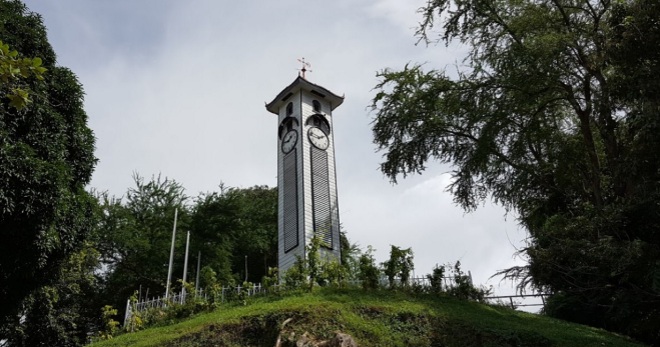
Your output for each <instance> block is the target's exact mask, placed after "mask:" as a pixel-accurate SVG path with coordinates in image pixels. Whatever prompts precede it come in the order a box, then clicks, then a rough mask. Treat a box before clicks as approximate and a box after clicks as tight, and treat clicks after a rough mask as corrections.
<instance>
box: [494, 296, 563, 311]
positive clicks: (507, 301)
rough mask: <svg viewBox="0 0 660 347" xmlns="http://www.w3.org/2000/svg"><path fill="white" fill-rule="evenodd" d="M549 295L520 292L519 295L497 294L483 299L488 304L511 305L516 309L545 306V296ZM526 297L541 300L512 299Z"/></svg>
mask: <svg viewBox="0 0 660 347" xmlns="http://www.w3.org/2000/svg"><path fill="white" fill-rule="evenodd" d="M548 296H550V294H542V293H541V294H520V295H499V296H487V297H485V298H484V299H486V301H487V302H488V303H490V304H499V305H505V306H508V307H511V308H512V309H514V310H516V309H519V308H521V307H545V298H547V297H548ZM528 298H540V299H541V302H540V303H539V302H536V303H525V302H524V301H514V299H522V300H525V299H528Z"/></svg>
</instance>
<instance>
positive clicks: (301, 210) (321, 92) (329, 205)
mask: <svg viewBox="0 0 660 347" xmlns="http://www.w3.org/2000/svg"><path fill="white" fill-rule="evenodd" d="M342 102H344V98H343V97H341V96H337V95H335V94H333V93H332V92H330V91H329V90H327V89H325V88H323V87H321V86H318V85H316V84H313V83H311V82H309V81H307V80H306V79H305V78H304V70H303V76H302V77H300V76H299V77H298V78H296V79H295V80H294V81H293V83H291V84H290V85H289V86H287V87H286V88H284V89H283V90H282V91H281V92H280V93H279V94H278V95H277V96H276V97H275V99H274V100H273V101H271V102H270V103H268V104H267V105H266V109H267V110H268V111H270V112H271V113H274V114H276V115H277V119H278V125H279V126H278V129H277V186H278V194H279V197H278V224H277V225H278V233H277V234H278V249H279V251H278V259H279V260H278V267H279V270H280V276H282V275H284V274H285V273H286V271H287V270H288V269H289V268H291V266H292V265H293V264H294V263H295V262H296V258H297V257H300V258H301V259H305V258H306V251H305V248H306V246H307V245H309V244H310V242H311V241H312V238H313V237H314V236H317V237H319V238H320V240H321V250H320V253H321V257H322V258H326V259H327V258H334V259H336V260H337V261H339V259H340V243H339V208H338V205H337V181H336V173H335V144H334V132H333V127H332V123H333V122H332V111H333V110H334V109H335V108H337V106H339V105H341V104H342Z"/></svg>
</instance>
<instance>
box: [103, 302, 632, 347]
mask: <svg viewBox="0 0 660 347" xmlns="http://www.w3.org/2000/svg"><path fill="white" fill-rule="evenodd" d="M285 321H287V323H286V324H285V325H284V327H283V328H282V323H284V322H285ZM337 331H340V332H343V333H346V334H349V335H351V336H352V337H353V338H354V339H355V340H356V341H357V343H358V344H359V346H374V347H375V346H402V347H403V346H516V347H522V346H530V347H531V346H535V347H536V346H541V347H543V346H562V347H563V346H567V347H570V346H575V347H578V346H579V347H584V346H621V347H624V346H642V345H641V344H638V343H636V342H634V341H632V340H630V339H627V338H625V337H621V336H617V335H614V334H611V333H608V332H605V331H602V330H598V329H594V328H590V327H586V326H581V325H576V324H571V323H567V322H564V321H560V320H556V319H551V318H548V317H543V316H539V315H534V314H529V313H524V312H518V311H514V310H511V309H507V308H503V307H493V306H487V305H481V304H477V303H473V302H465V301H459V300H456V299H453V298H448V297H432V296H430V295H410V294H404V293H397V292H390V291H378V292H363V291H360V290H331V289H323V290H318V291H315V292H314V293H304V294H298V295H288V296H282V297H272V298H258V299H253V300H252V301H251V302H249V303H248V305H247V306H227V307H223V308H221V309H219V310H216V311H214V312H210V313H205V314H200V315H197V316H195V317H193V318H191V319H188V320H186V321H182V322H180V323H177V324H172V325H168V326H162V327H155V328H151V329H147V330H144V331H140V332H137V333H132V334H125V335H121V336H118V337H116V338H115V339H113V340H109V341H104V342H101V343H96V344H93V345H92V346H94V347H109V346H186V347H187V346H190V347H192V346H269V347H272V346H275V343H276V340H277V339H278V336H280V337H281V338H282V340H283V341H284V342H285V343H284V344H283V346H295V341H298V340H299V339H300V337H301V336H302V335H303V334H305V333H306V335H307V336H310V337H312V339H315V340H317V341H321V340H327V339H330V338H331V337H333V336H334V335H335V332H337Z"/></svg>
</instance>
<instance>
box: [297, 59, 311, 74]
mask: <svg viewBox="0 0 660 347" xmlns="http://www.w3.org/2000/svg"><path fill="white" fill-rule="evenodd" d="M298 61H299V62H300V63H301V64H302V68H301V69H300V70H299V71H300V72H298V76H301V77H302V78H305V72H307V71H309V72H312V70H311V69H308V68H311V67H312V64H310V63H308V62H306V61H305V58H304V57H303V58H302V59H298ZM301 73H302V74H301Z"/></svg>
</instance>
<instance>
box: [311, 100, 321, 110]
mask: <svg viewBox="0 0 660 347" xmlns="http://www.w3.org/2000/svg"><path fill="white" fill-rule="evenodd" d="M312 106H313V107H314V112H321V103H320V102H319V101H318V100H314V101H312Z"/></svg>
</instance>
